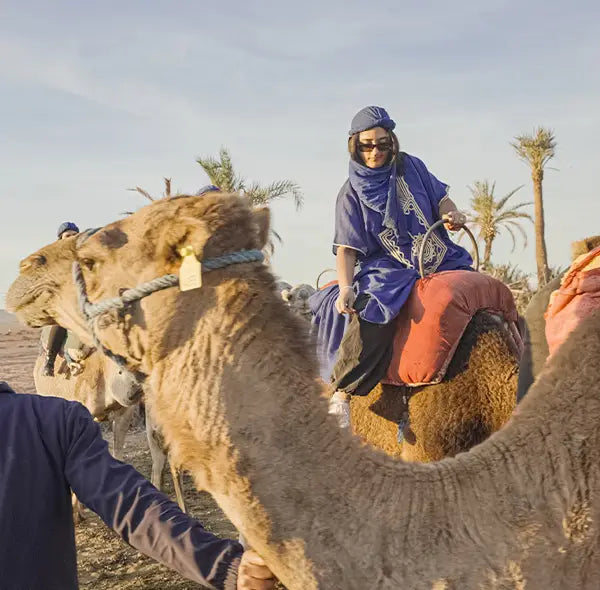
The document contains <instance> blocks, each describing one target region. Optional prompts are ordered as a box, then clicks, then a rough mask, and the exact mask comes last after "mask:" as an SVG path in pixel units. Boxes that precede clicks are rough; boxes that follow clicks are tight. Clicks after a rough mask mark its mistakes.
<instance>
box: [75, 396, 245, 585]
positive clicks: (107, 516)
mask: <svg viewBox="0 0 600 590" xmlns="http://www.w3.org/2000/svg"><path fill="white" fill-rule="evenodd" d="M66 411H67V414H68V415H67V421H66V424H67V429H68V435H67V445H68V447H67V449H66V460H65V477H66V479H67V481H68V483H69V485H70V486H71V488H72V489H73V491H74V492H75V494H76V495H77V497H78V498H79V500H81V502H83V503H84V504H85V505H86V506H87V507H88V508H90V509H91V510H93V511H94V512H96V513H97V514H98V515H99V516H100V518H102V520H103V521H104V522H105V523H106V524H107V525H108V526H110V527H111V528H113V529H114V530H115V531H116V532H117V533H119V535H121V537H123V539H124V540H125V541H126V542H127V543H129V544H130V545H132V546H133V547H135V548H136V549H138V550H139V551H141V552H142V553H144V554H146V555H148V556H150V557H152V558H153V559H155V560H156V561H158V562H160V563H162V564H164V565H166V566H168V567H170V568H171V569H174V570H176V571H178V572H179V573H180V574H181V575H183V576H185V577H186V578H188V579H190V580H193V581H195V582H198V583H199V584H203V585H205V586H209V587H212V588H217V589H219V590H221V589H223V590H235V588H236V584H237V571H238V566H239V562H240V558H241V556H242V553H243V548H242V546H241V545H240V544H239V543H237V542H235V541H231V540H228V539H219V538H218V537H216V536H215V535H213V534H211V533H209V532H208V531H206V530H205V529H204V528H203V527H202V526H201V525H200V524H199V523H198V522H197V521H195V520H193V519H192V518H190V517H189V516H188V515H187V514H185V513H183V512H182V511H181V510H180V509H179V507H178V506H177V505H176V504H174V503H173V502H171V501H170V500H169V499H168V498H167V497H166V496H165V495H163V494H162V493H160V492H159V491H158V490H157V489H156V488H155V487H154V486H153V485H152V484H151V483H150V482H149V481H148V480H147V479H146V478H144V477H143V476H142V475H141V474H140V473H138V472H137V471H136V470H135V469H134V468H133V467H132V466H131V465H127V464H125V463H121V462H120V461H117V460H116V459H114V458H113V457H112V456H111V455H110V453H109V452H108V446H107V444H106V442H105V441H104V440H103V438H102V436H101V434H100V429H99V428H98V425H97V424H96V423H95V422H94V421H93V420H92V417H91V415H90V414H89V412H88V411H87V410H86V409H85V408H84V407H83V406H81V405H80V404H69V405H68V409H67V410H66Z"/></svg>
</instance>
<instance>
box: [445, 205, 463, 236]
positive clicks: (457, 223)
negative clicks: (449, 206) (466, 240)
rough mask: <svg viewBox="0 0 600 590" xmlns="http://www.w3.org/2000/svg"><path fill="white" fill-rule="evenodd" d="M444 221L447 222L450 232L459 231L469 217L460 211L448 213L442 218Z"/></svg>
mask: <svg viewBox="0 0 600 590" xmlns="http://www.w3.org/2000/svg"><path fill="white" fill-rule="evenodd" d="M442 219H443V220H444V221H445V222H446V223H445V224H444V225H445V226H446V229H449V230H450V231H457V230H459V229H460V228H461V227H463V225H464V224H465V223H466V222H467V216H466V215H465V214H464V213H461V212H460V211H458V210H454V211H448V213H445V214H444V215H443V216H442Z"/></svg>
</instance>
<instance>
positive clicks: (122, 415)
mask: <svg viewBox="0 0 600 590" xmlns="http://www.w3.org/2000/svg"><path fill="white" fill-rule="evenodd" d="M76 240H77V238H69V239H65V240H58V241H56V242H53V243H51V244H50V245H48V246H46V247H44V248H42V249H40V250H39V251H37V252H36V253H35V254H33V255H31V256H28V257H27V258H26V259H25V260H23V261H22V262H21V264H20V269H19V270H20V275H19V279H18V280H17V281H15V283H14V284H13V288H12V290H11V298H13V299H18V300H22V301H23V302H24V304H25V305H26V306H27V309H28V310H29V312H30V313H33V314H34V317H31V318H30V319H31V323H30V325H32V326H36V327H42V326H47V325H51V324H54V323H58V324H60V325H63V323H62V321H63V315H62V313H63V311H62V310H63V308H62V307H61V305H60V302H61V300H62V299H63V296H62V293H61V288H62V287H63V286H71V287H72V282H71V281H70V276H71V270H70V269H71V265H72V263H73V260H74V258H75V254H74V252H75V244H76ZM65 278H66V279H67V281H66V282H65V281H64V279H65ZM73 295H74V291H73ZM11 298H8V299H7V307H10V299H11ZM55 308H58V311H57V310H56V309H55ZM67 323H68V322H65V325H66V324H67ZM84 342H85V341H84ZM86 344H87V345H89V346H93V342H92V341H90V340H89V339H88V340H87V342H86ZM81 364H82V369H83V370H82V372H81V373H79V374H77V375H73V376H72V375H71V374H70V373H69V371H68V369H67V367H66V361H65V360H64V359H62V358H60V357H57V359H56V361H55V373H54V374H55V376H54V377H49V376H44V375H42V367H43V365H44V354H40V356H39V357H38V359H37V360H36V363H35V366H34V381H35V386H36V391H37V393H39V394H41V395H54V396H56V397H62V398H64V399H68V400H73V401H78V402H80V403H82V404H83V405H84V406H86V408H87V409H88V410H89V412H90V413H91V414H92V416H93V417H94V419H95V420H96V421H97V422H102V421H106V420H109V421H111V422H112V423H113V455H114V456H115V458H117V459H119V460H122V459H123V447H124V442H125V436H126V434H127V430H128V428H129V425H130V424H131V419H132V416H133V413H134V412H135V409H136V407H137V406H138V400H139V399H140V398H141V397H142V396H143V388H142V385H141V384H140V383H139V382H138V381H137V380H136V379H135V378H134V377H133V375H132V374H131V373H130V372H128V371H125V370H123V368H122V367H120V366H118V365H117V364H116V363H115V362H114V361H112V360H111V359H109V358H108V357H106V356H105V355H103V354H101V353H99V352H98V351H96V350H93V349H92V350H91V353H90V354H89V356H88V357H87V358H86V359H85V360H84V361H83V362H82V363H81ZM145 413H146V436H147V439H148V446H149V448H150V454H151V457H152V475H151V482H152V484H153V485H154V486H156V487H157V488H158V489H163V488H164V473H165V467H166V463H167V453H166V451H165V446H164V441H163V439H162V436H161V434H160V432H159V430H158V426H157V425H156V423H155V422H154V420H153V419H152V417H151V416H150V413H149V411H148V407H147V404H146V406H145ZM169 466H170V469H171V476H172V477H173V487H174V489H175V494H176V497H177V502H178V504H179V505H180V507H181V508H182V510H185V502H184V497H183V492H182V474H181V473H178V472H177V470H176V469H175V467H174V466H173V465H172V463H171V462H169ZM76 507H77V509H78V512H79V514H80V515H81V510H79V507H78V506H76Z"/></svg>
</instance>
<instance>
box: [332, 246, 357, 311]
mask: <svg viewBox="0 0 600 590" xmlns="http://www.w3.org/2000/svg"><path fill="white" fill-rule="evenodd" d="M355 264H356V250H353V249H352V248H347V247H346V246H338V249H337V253H336V255H335V265H336V268H337V276H338V286H339V288H340V295H339V297H338V298H337V301H336V302H335V307H336V309H337V310H338V312H339V313H354V310H353V309H352V305H353V304H354V300H355V299H356V295H355V294H354V289H353V288H352V278H353V276H354V265H355Z"/></svg>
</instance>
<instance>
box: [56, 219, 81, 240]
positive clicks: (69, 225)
mask: <svg viewBox="0 0 600 590" xmlns="http://www.w3.org/2000/svg"><path fill="white" fill-rule="evenodd" d="M66 231H74V232H77V233H79V228H78V227H77V226H76V225H75V224H74V223H73V222H72V221H65V222H64V223H61V224H60V225H59V226H58V233H57V236H58V237H59V238H60V236H62V235H63V234H64V233H65V232H66Z"/></svg>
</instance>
